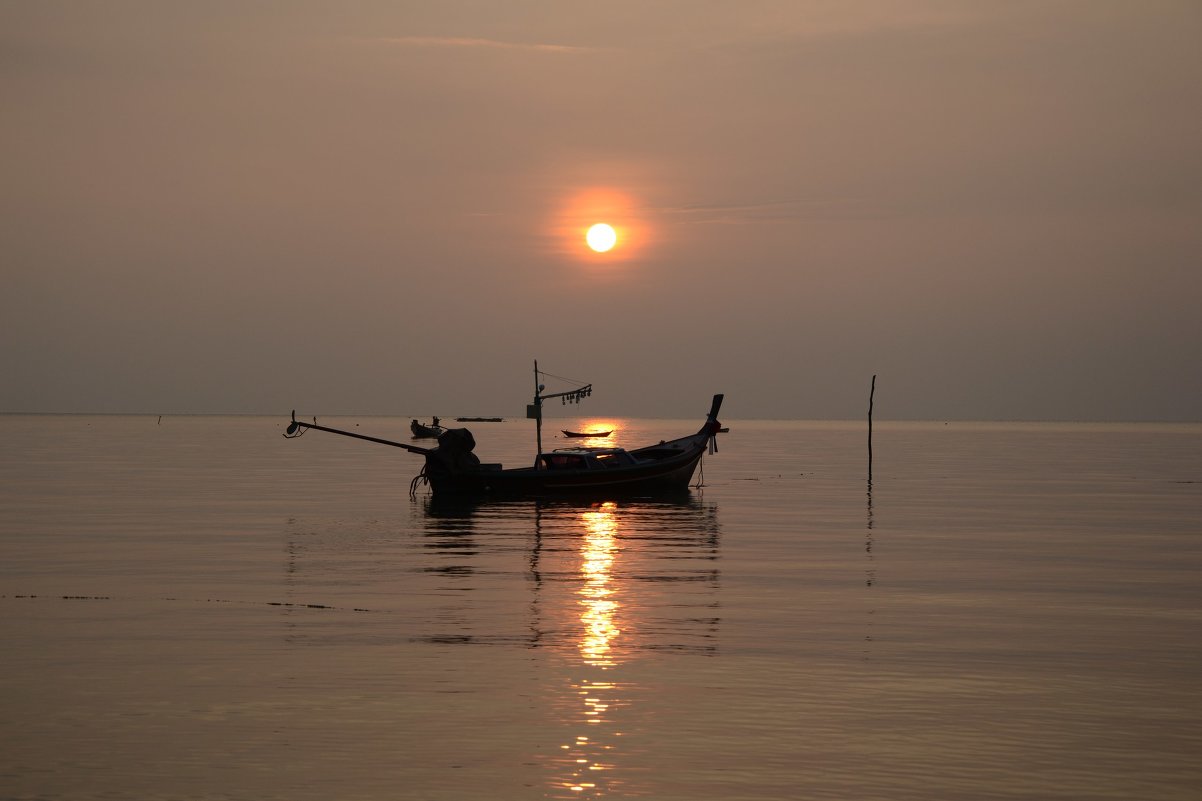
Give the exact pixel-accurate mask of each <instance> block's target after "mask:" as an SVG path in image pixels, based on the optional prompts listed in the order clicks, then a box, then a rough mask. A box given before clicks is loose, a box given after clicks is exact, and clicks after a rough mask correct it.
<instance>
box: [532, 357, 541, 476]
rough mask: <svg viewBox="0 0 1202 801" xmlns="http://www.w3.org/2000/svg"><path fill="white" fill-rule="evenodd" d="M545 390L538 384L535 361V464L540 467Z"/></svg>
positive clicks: (536, 361)
mask: <svg viewBox="0 0 1202 801" xmlns="http://www.w3.org/2000/svg"><path fill="white" fill-rule="evenodd" d="M542 392H543V388H542V386H541V385H540V384H539V383H538V359H535V360H534V431H535V434H534V441H535V443H536V445H537V447H536V448H535V451H534V464H535V466H536V467H537V466H538V455H539V454H540V453H542V452H543V397H542Z"/></svg>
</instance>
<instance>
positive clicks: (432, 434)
mask: <svg viewBox="0 0 1202 801" xmlns="http://www.w3.org/2000/svg"><path fill="white" fill-rule="evenodd" d="M409 430H410V431H412V432H413V436H414V437H415V438H417V439H438V437H439V436H440V435H441V434H442V432H444V431H446V429H445V428H443V427H442V426H441V425H439V420H438V418H437V417H435V418H432V420H431V422H430V425H425V424H423V423H419V422H417V421H416V420H413V421H412V422H410V423H409Z"/></svg>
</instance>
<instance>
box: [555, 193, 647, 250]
mask: <svg viewBox="0 0 1202 801" xmlns="http://www.w3.org/2000/svg"><path fill="white" fill-rule="evenodd" d="M639 212H640V210H639V204H638V203H637V202H636V200H635V198H634V197H633V196H632V195H631V194H630V193H629V192H626V191H623V190H620V189H612V188H600V187H590V188H586V189H579V190H576V191H575V192H573V193H572V194H570V195H568V196H567V197H566V198H565V199H564V200H563V201H561V202H560V204H559V210H558V215H557V219H556V222H555V230H556V237H557V239H558V240H559V249H560V250H561V251H562V252H563V253H565V254H566V255H569V256H571V257H572V258H574V259H578V260H584V261H588V262H593V263H595V264H598V265H602V264H607V263H616V262H623V261H627V260H629V259H631V258H634V257H635V256H636V255H638V254H639V252H640V251H641V250H643V249H644V248H645V247H646V245H647V242H648V238H649V237H648V234H649V230H648V225H647V223H646V222H645V221H644V220H642V219H640V214H639Z"/></svg>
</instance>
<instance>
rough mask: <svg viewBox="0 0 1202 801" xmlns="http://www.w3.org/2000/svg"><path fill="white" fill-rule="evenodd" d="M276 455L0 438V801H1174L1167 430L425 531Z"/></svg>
mask: <svg viewBox="0 0 1202 801" xmlns="http://www.w3.org/2000/svg"><path fill="white" fill-rule="evenodd" d="M287 422H288V419H287V417H286V416H284V415H281V416H279V417H254V416H228V417H222V416H172V415H164V416H162V417H159V416H158V415H144V416H74V415H72V416H53V415H38V416H22V415H3V416H0V448H2V450H0V703H2V706H0V798H3V799H48V800H49V799H108V800H110V801H111V800H112V799H179V800H180V801H193V800H200V799H266V800H270V799H281V800H283V799H287V800H288V801H305V800H307V799H321V800H322V801H331V800H335V799H347V800H348V801H377V800H379V801H385V800H392V799H415V800H417V799H421V800H423V801H425V800H432V799H456V800H457V801H458V800H460V799H543V798H552V799H591V798H612V799H621V798H643V799H665V800H669V799H724V800H725V799H729V800H731V801H733V800H734V799H740V800H742V799H747V800H748V801H750V800H752V799H754V800H756V801H760V800H764V801H767V800H768V799H839V800H840V801H875V800H876V799H880V800H881V801H886V800H887V801H902V800H905V799H913V800H914V801H978V800H987V799H998V800H999V801H1000V800H1002V799H1006V800H1012V799H1040V800H1041V801H1046V800H1048V799H1064V800H1065V801H1068V800H1069V799H1071V800H1072V801H1088V800H1090V799H1098V800H1101V799H1116V800H1117V799H1133V800H1134V799H1138V800H1139V801H1156V800H1157V799H1164V800H1165V801H1167V800H1168V799H1181V801H1197V799H1199V798H1202V425H1200V424H1119V423H1114V424H1092V423H1090V424H1087V423H969V422H958V421H932V422H890V421H880V420H878V421H876V422H875V423H874V426H873V430H872V441H871V446H872V447H871V462H870V459H869V448H868V445H869V442H868V427H867V424H866V422H867V421H844V422H829V421H765V420H726V419H724V420H723V423H724V424H725V425H727V426H728V427H729V429H730V430H729V432H728V433H726V434H723V435H722V436H720V437H719V441H718V451H717V453H714V454H712V455H708V456H706V457H705V459H704V461H703V463H702V468H701V470H700V471H699V472H698V474H697V475H696V476H695V478H694V482H695V483H696V484H697V485H698V486H696V487H694V488H693V489H691V490H690V492H689V493H688V495H687V496H684V497H681V498H674V499H670V500H660V501H656V500H638V499H621V498H612V499H605V498H601V499H595V500H593V501H591V502H581V501H562V500H561V501H555V500H552V501H533V500H525V501H481V502H476V503H454V502H452V503H445V502H443V501H442V499H439V500H438V501H435V500H434V499H433V498H432V497H431V496H430V495H429V489H428V487H425V486H421V485H420V484H419V485H418V486H417V487H416V488H415V492H414V494H413V495H411V494H410V484H411V480H412V479H413V477H414V476H415V475H416V474H417V473H418V471H419V469H420V467H421V462H422V460H421V457H419V456H415V455H413V454H410V453H407V452H405V451H404V450H401V449H397V448H391V447H387V446H385V445H380V444H374V443H368V442H363V441H359V440H354V439H350V438H345V437H339V436H336V435H332V434H327V433H323V432H319V431H309V432H308V433H306V434H305V435H304V436H303V437H299V438H296V439H286V438H284V437H283V436H282V434H283V433H284V431H285V428H286V425H287ZM319 422H320V423H321V424H322V425H327V426H333V427H336V428H344V429H346V430H348V431H353V432H357V433H363V434H366V435H369V436H376V437H382V438H385V439H392V440H398V441H401V442H405V443H410V444H418V445H421V444H423V443H422V441H414V440H411V439H410V437H409V432H408V422H409V417H330V418H319ZM700 423H701V419H700V417H698V418H697V419H689V420H659V419H655V420H652V419H621V418H610V419H606V420H598V419H592V418H583V417H580V418H573V417H564V418H562V419H554V420H551V419H548V421H547V424H546V425H544V428H543V434H542V435H543V447H544V449H550V448H556V447H566V446H570V445H573V444H577V443H576V442H575V441H569V440H566V439H564V438H563V437H562V435H561V434H560V433H559V431H558V429H560V428H566V429H578V428H586V429H590V430H593V429H594V428H595V427H597V426H601V425H604V426H605V427H612V428H613V434H611V435H610V437H609V438H608V439H607V440H605V442H609V443H612V444H615V445H622V446H639V445H644V444H648V443H651V442H657V441H659V440H661V439H671V438H674V437H677V436H681V435H683V434H687V433H691V432H693V431H695V430H697V428H698V427H699V425H700ZM455 425H458V424H455ZM463 425H466V426H467V427H469V428H470V429H472V431H473V434H474V435H475V439H476V441H477V443H478V444H477V448H476V452H477V453H478V454H479V455H480V456H481V458H483V459H484V460H485V461H496V462H503V463H504V464H505V465H506V466H507V467H509V466H520V465H524V464H529V463H531V462H532V460H533V455H534V451H535V441H534V440H535V437H534V434H535V431H534V425H533V423H532V422H531V421H528V420H525V419H516V420H506V421H504V422H500V423H486V422H481V423H464V424H463ZM427 444H428V441H427Z"/></svg>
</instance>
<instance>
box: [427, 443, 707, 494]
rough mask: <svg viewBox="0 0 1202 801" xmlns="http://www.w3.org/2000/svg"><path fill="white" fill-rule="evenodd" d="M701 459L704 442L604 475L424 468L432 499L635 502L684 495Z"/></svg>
mask: <svg viewBox="0 0 1202 801" xmlns="http://www.w3.org/2000/svg"><path fill="white" fill-rule="evenodd" d="M704 453H705V442H704V441H702V442H700V443H698V444H696V445H691V446H690V447H688V448H684V449H681V451H680V452H679V453H678V454H675V455H671V456H667V457H665V458H660V459H657V460H655V461H648V462H644V463H639V464H634V465H630V466H623V467H615V468H608V469H603V470H600V469H569V470H547V469H535V468H533V467H524V468H518V469H512V470H499V469H495V468H494V469H489V468H488V467H486V466H482V467H480V468H478V469H472V470H457V471H444V470H438V469H436V467H435V465H433V464H430V463H428V464H427V470H426V478H427V479H428V480H429V482H430V489H431V490H432V491H433V492H434V494H435V495H491V496H524V497H548V496H581V495H595V496H605V497H609V496H615V497H616V496H624V497H630V496H639V495H658V494H661V493H671V492H684V491H687V490H688V487H689V482H690V481H691V480H692V478H693V473H694V472H695V471H696V469H697V463H698V462H700V461H701V457H702V455H704Z"/></svg>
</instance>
